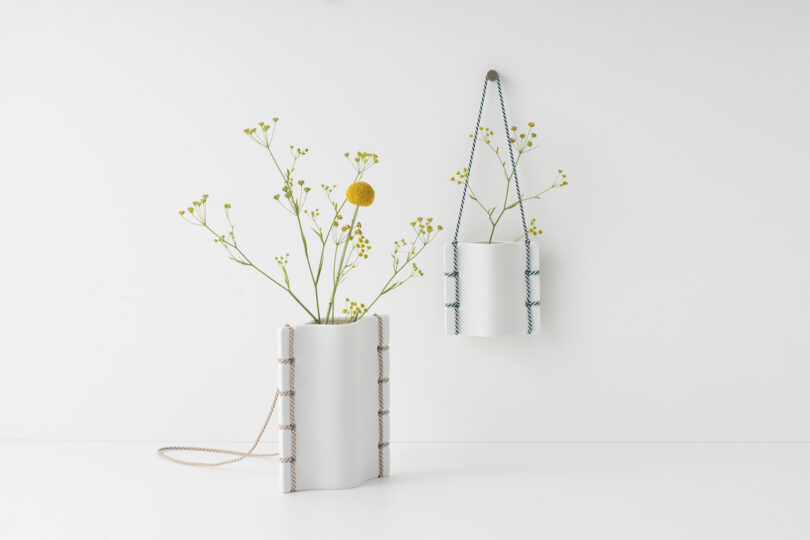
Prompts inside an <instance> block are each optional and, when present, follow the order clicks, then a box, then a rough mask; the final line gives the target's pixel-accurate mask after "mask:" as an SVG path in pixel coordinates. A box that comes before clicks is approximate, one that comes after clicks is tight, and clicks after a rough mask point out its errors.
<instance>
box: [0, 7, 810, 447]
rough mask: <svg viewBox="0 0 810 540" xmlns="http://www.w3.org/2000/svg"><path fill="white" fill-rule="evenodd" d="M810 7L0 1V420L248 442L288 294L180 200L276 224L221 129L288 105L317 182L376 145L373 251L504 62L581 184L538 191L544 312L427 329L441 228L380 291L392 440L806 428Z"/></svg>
mask: <svg viewBox="0 0 810 540" xmlns="http://www.w3.org/2000/svg"><path fill="white" fill-rule="evenodd" d="M808 24H810V8H808V6H807V5H806V4H804V3H802V2H787V1H783V2H764V1H762V2H752V1H749V2H731V1H710V2H703V1H701V2H696V1H695V2H643V1H639V0H636V1H620V2H562V1H560V2H548V1H544V2H529V1H510V2H497V3H496V2H486V1H465V2H461V1H455V2H444V3H439V2H421V1H417V2H397V3H394V2H389V3H382V2H370V1H348V0H347V1H328V2H314V1H300V2H278V1H276V2H255V1H254V2H248V1H243V2H128V3H118V5H113V3H108V2H72V3H65V2H53V1H51V2H47V1H46V2H25V3H18V4H16V5H11V4H5V5H4V7H3V8H2V15H0V68H2V86H1V88H2V90H0V92H1V93H0V96H2V100H1V101H0V120H2V121H1V122H0V182H2V184H1V188H2V189H1V190H0V230H2V233H3V250H2V255H0V306H2V307H1V308H0V362H2V364H0V370H1V371H0V438H4V439H27V438H43V439H145V440H169V439H181V440H182V439H189V440H194V439H222V440H245V439H249V438H251V437H252V436H253V435H254V433H255V432H256V430H257V429H258V427H259V425H260V422H261V420H262V418H263V415H264V414H265V409H266V407H267V406H268V404H269V401H270V398H271V396H272V392H273V389H274V387H275V380H274V379H275V361H274V360H275V359H274V351H275V346H274V339H275V338H274V336H275V330H274V329H275V328H276V327H277V326H279V325H281V324H283V323H284V322H286V321H292V322H296V321H301V320H302V316H301V314H300V313H299V312H298V311H296V309H295V308H294V306H293V304H292V303H291V302H290V301H289V300H288V299H287V298H286V297H285V296H284V295H283V294H282V293H281V292H279V291H277V290H275V289H274V288H273V287H272V286H271V285H270V284H269V283H267V282H265V281H263V280H262V278H261V277H259V276H257V275H254V274H252V273H251V272H250V271H249V270H246V269H243V268H240V267H238V266H237V265H235V264H233V263H231V262H229V261H227V260H225V258H224V256H223V254H222V253H221V252H220V250H218V249H217V248H216V246H214V245H213V244H212V242H211V241H210V239H209V238H206V237H205V236H204V235H203V234H202V233H201V232H200V231H198V230H195V229H194V228H193V227H191V226H188V225H186V224H184V223H183V222H182V221H181V220H180V218H179V216H178V215H177V210H178V209H180V208H182V207H184V206H185V205H186V204H187V202H188V201H190V200H192V199H193V198H196V197H198V196H199V195H200V194H201V193H203V192H206V193H210V194H211V200H212V201H213V202H212V206H214V207H216V206H218V205H219V204H220V203H222V202H225V201H228V202H231V203H232V204H233V207H234V215H235V216H236V220H237V225H238V228H239V229H240V230H241V233H242V239H243V242H244V245H245V246H249V248H250V252H251V253H253V254H255V258H256V259H257V260H258V261H261V262H263V263H264V264H266V265H268V266H271V265H272V262H273V256H274V255H276V254H278V253H280V252H284V251H291V250H292V249H293V248H295V246H296V244H295V242H294V239H293V238H292V236H291V235H289V234H287V233H286V232H283V231H289V228H288V227H289V226H290V223H289V222H288V220H287V219H286V217H285V216H284V215H282V214H281V213H280V212H278V211H277V208H275V207H274V206H273V205H272V204H270V203H271V202H272V201H271V200H270V196H271V195H272V194H273V193H275V192H277V182H276V178H275V177H274V176H273V174H272V170H271V168H270V164H269V163H268V161H267V160H266V158H265V156H263V155H262V153H261V152H260V150H259V148H258V147H256V146H255V145H253V144H251V143H250V142H249V141H248V140H247V139H246V137H245V135H244V134H243V133H242V132H241V130H242V128H244V127H247V126H249V125H251V124H252V123H254V122H256V121H258V120H267V119H268V118H270V117H272V116H280V117H281V118H282V120H281V122H282V123H281V128H280V131H279V137H280V141H281V142H282V143H283V144H300V145H306V146H308V147H309V148H310V149H311V155H310V158H308V160H307V162H305V164H304V165H303V166H302V169H301V172H302V174H303V175H304V177H305V178H307V179H309V180H311V181H312V182H315V183H322V182H329V183H338V184H342V185H343V186H345V185H346V183H347V182H348V181H349V174H348V173H349V171H348V169H347V166H346V164H345V163H344V161H343V158H342V153H343V152H345V151H354V150H358V149H368V150H371V151H374V152H377V153H378V154H380V156H381V158H382V163H381V164H380V166H379V167H378V168H377V169H374V170H373V173H372V174H371V176H370V180H371V181H372V182H373V183H374V185H375V188H376V189H377V194H378V195H377V202H376V203H375V204H374V206H372V207H371V208H370V209H369V211H368V212H366V213H365V215H364V218H363V220H364V221H365V222H366V223H367V226H366V229H367V232H368V233H369V236H370V237H371V238H372V240H373V241H374V243H375V246H376V248H375V249H376V250H377V251H378V253H377V255H378V256H381V255H384V253H386V252H387V249H388V248H387V246H388V245H389V244H390V243H391V242H392V241H393V240H394V239H395V238H397V237H399V236H400V235H401V231H403V230H404V228H405V227H406V226H407V225H406V223H407V221H408V220H409V219H410V218H411V217H413V216H415V215H432V216H435V217H436V218H437V219H438V220H439V221H441V222H442V223H444V224H446V225H450V224H452V222H453V220H454V219H455V213H456V208H457V204H458V198H459V192H458V187H457V186H454V185H452V184H451V183H450V182H449V181H448V179H449V176H450V174H452V172H454V171H455V170H456V169H457V168H458V167H459V166H461V165H462V164H464V162H465V160H466V157H467V152H468V145H469V139H468V138H467V133H469V131H470V129H471V127H472V123H473V121H474V114H475V109H476V106H477V102H478V99H479V92H480V86H481V82H482V78H483V75H484V74H485V72H486V71H487V70H488V69H490V68H493V67H494V68H497V69H498V70H500V72H501V73H502V77H503V83H504V90H505V92H506V98H507V103H508V107H509V112H510V114H511V116H512V119H514V121H515V122H526V121H528V120H534V121H535V122H537V123H538V126H539V129H540V136H541V142H542V149H541V150H540V151H539V152H538V153H536V154H534V155H532V156H531V159H529V160H527V162H526V164H525V167H524V168H523V169H522V178H523V179H524V183H525V184H526V186H527V187H526V189H529V186H535V187H540V186H543V185H545V184H546V183H547V182H549V181H550V179H551V173H552V171H553V170H555V169H557V168H558V167H562V168H565V169H566V170H567V171H568V174H569V179H570V180H571V185H570V186H569V187H568V188H567V191H563V192H557V193H553V196H550V197H549V198H548V199H546V200H544V201H542V202H541V203H540V204H538V205H536V206H534V207H533V209H532V211H531V214H532V215H536V216H538V218H539V222H540V226H541V227H542V228H543V229H544V230H545V234H544V235H543V237H542V239H541V256H542V260H543V265H542V266H543V270H544V276H543V298H542V299H543V320H542V325H543V326H542V331H541V333H540V335H539V336H536V337H532V338H528V337H522V338H520V337H517V338H508V339H490V340H479V339H467V338H450V337H446V336H444V335H443V329H442V307H441V306H442V298H441V291H442V280H441V267H442V263H441V252H442V249H441V246H440V245H439V243H441V242H439V243H437V244H436V245H434V246H433V248H432V249H431V250H430V252H429V254H427V255H426V256H425V257H424V259H423V260H422V261H421V264H422V266H423V267H424V269H425V270H426V272H425V273H426V276H425V278H423V279H422V280H421V281H420V282H417V283H413V284H412V285H411V286H409V287H408V289H407V291H403V292H404V293H403V294H399V295H397V296H392V297H391V298H390V299H387V300H385V302H384V303H382V304H381V305H380V306H379V307H380V310H382V311H385V312H387V313H390V314H391V316H392V321H393V341H392V351H393V366H394V367H393V373H392V378H393V384H392V390H393V399H394V402H393V406H392V418H393V436H392V438H393V439H394V440H655V441H659V440H810V424H809V423H808V422H807V421H806V415H807V411H808V408H810V394H808V392H807V381H808V378H809V377H810V366H808V358H810V338H809V337H808V335H810V334H808V331H807V329H808V326H810V283H809V279H810V278H809V276H810V250H808V242H807V233H808V231H810V228H809V227H808V225H809V224H808V212H807V204H808V203H807V201H808V198H810V178H808V173H810V157H809V156H810V154H809V153H808V151H807V147H808V144H810V134H809V133H808V127H807V126H808V124H809V123H810V106H809V105H808V99H807V96H808V95H810V75H809V74H808V70H807V66H808V64H810V34H808V33H807V27H808ZM495 105H496V102H495V100H494V99H493V100H491V101H490V102H489V104H488V110H487V113H486V115H485V116H486V119H485V120H486V123H487V125H490V126H492V127H498V126H499V124H498V123H497V122H498V116H497V109H496V108H495ZM490 165H491V164H490ZM476 167H477V168H478V171H479V172H480V173H482V174H480V175H478V176H476V175H475V174H474V175H473V182H476V183H479V184H480V185H484V184H486V183H488V182H489V183H494V182H495V181H496V180H495V179H496V177H495V176H493V175H491V174H489V173H490V172H491V170H492V169H487V167H488V166H487V165H485V164H484V161H483V159H482V160H480V161H478V162H477V164H476ZM481 217H482V216H481V215H479V214H477V213H476V212H475V210H474V209H473V208H469V209H468V213H467V214H466V220H465V227H464V232H463V236H464V237H466V238H468V239H470V238H474V237H475V236H476V234H479V233H480V231H481V230H482V229H481V227H480V226H476V224H475V219H478V220H479V221H480V219H481ZM509 226H510V227H512V229H511V230H510V232H514V231H515V230H516V229H515V227H516V221H514V220H513V221H512V222H511V223H510V224H509ZM443 240H444V241H446V240H448V236H445V237H444V239H443ZM384 259H385V257H384V256H382V257H380V258H379V259H378V260H377V261H376V262H375V263H373V264H370V265H369V266H368V267H367V268H366V270H365V272H366V273H365V274H363V275H364V276H366V278H368V279H370V280H372V281H373V280H375V279H379V277H380V274H379V273H380V272H382V268H383V267H384V266H385V265H386V264H387V261H384ZM360 276H361V274H360V273H359V272H358V274H357V278H360ZM366 278H360V279H356V280H355V281H354V283H353V284H352V285H351V286H350V288H352V290H354V291H355V292H356V293H359V292H362V291H367V292H370V290H368V289H365V288H364V287H363V281H364V280H365V279H366Z"/></svg>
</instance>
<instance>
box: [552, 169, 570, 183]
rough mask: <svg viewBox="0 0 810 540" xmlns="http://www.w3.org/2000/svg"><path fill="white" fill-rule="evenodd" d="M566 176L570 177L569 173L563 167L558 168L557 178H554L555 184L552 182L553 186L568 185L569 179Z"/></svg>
mask: <svg viewBox="0 0 810 540" xmlns="http://www.w3.org/2000/svg"><path fill="white" fill-rule="evenodd" d="M566 178H568V175H567V174H565V173H564V172H563V171H562V169H557V178H555V179H554V184H552V187H562V186H567V185H568V180H566Z"/></svg>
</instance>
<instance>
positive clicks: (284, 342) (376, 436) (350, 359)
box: [278, 315, 390, 492]
mask: <svg viewBox="0 0 810 540" xmlns="http://www.w3.org/2000/svg"><path fill="white" fill-rule="evenodd" d="M382 322H383V343H384V344H385V345H388V339H389V319H388V316H387V315H383V316H382ZM378 325H379V321H378V319H377V318H376V317H373V316H370V315H368V316H366V317H364V318H363V319H361V320H359V321H357V322H355V323H349V324H338V325H316V324H302V325H298V326H295V327H294V330H295V332H294V338H295V345H294V348H295V353H294V357H295V380H294V384H295V395H294V399H295V475H296V485H295V491H302V490H307V489H343V488H350V487H355V486H358V485H360V484H361V483H363V482H364V481H366V480H368V479H371V478H376V477H378V476H379V475H380V467H381V466H380V451H379V444H380V442H381V440H382V441H388V433H389V416H388V415H387V414H385V415H383V416H382V419H383V433H382V439H381V437H380V430H379V420H378V419H379V418H380V416H379V415H378V411H379V410H381V409H382V410H387V409H388V400H389V391H388V386H389V384H388V383H387V382H384V383H383V384H381V385H380V384H378V380H379V379H380V378H381V377H380V375H379V358H378V351H377V347H378V345H379V326H378ZM289 336H290V331H289V328H287V327H284V328H279V330H278V357H279V359H280V360H284V359H288V358H290V350H289ZM382 355H383V375H382V378H387V377H388V364H389V355H388V351H387V350H383V351H382ZM290 371H291V370H290V364H283V363H279V377H278V380H279V390H280V391H282V392H285V391H289V390H290V375H291V373H290ZM381 388H382V394H383V403H384V404H383V407H380V403H379V392H380V389H381ZM291 398H292V396H281V397H280V398H279V399H280V403H279V410H280V411H281V414H280V417H279V424H281V425H290V424H291V421H290V420H291V419H290V405H291ZM292 440H293V437H292V430H290V429H286V430H281V431H280V443H279V446H280V448H279V456H280V457H281V458H282V459H284V458H291V457H292V454H293V449H292ZM382 463H383V465H382V469H383V473H382V474H383V476H384V475H387V474H388V470H389V466H390V459H389V453H388V448H387V446H385V447H383V448H382ZM279 467H280V471H281V476H280V487H281V491H284V492H288V491H292V464H291V463H283V462H282V463H280V464H279Z"/></svg>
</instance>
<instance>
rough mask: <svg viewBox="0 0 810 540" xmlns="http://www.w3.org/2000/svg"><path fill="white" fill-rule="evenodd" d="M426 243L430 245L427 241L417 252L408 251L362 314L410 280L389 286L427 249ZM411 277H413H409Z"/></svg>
mask: <svg viewBox="0 0 810 540" xmlns="http://www.w3.org/2000/svg"><path fill="white" fill-rule="evenodd" d="M428 243H430V240H427V241H426V242H425V243H424V244H422V247H421V248H419V249H418V250H417V251H415V252H411V251H409V252H408V257H407V258H406V259H405V262H404V263H402V266H400V267H399V268H394V273H393V275H391V277H390V278H389V279H388V281H386V282H385V285H383V287H382V289H381V290H380V293H379V294H378V295H377V296H376V298H374V300H372V301H371V303H370V304H369V305H368V307H367V308H366V309H365V311H364V313H368V312H369V310H370V309H371V306H373V305H374V304H376V303H377V300H379V299H380V298H381V297H382V296H383V295H384V294H388V293H389V292H391V291H393V290H394V289H396V288H397V287H399V286H401V285H404V284H405V282H407V281H408V279H411V278H410V277H409V278H408V279H405V280H403V281H399V282H397V283H394V284H393V285H391V282H392V281H394V278H395V277H397V275H399V273H400V272H402V271H403V270H404V269H405V268H406V267H407V266H408V264H409V263H410V262H411V261H413V260H414V259H416V257H418V256H419V254H420V253H422V250H424V249H425V248H426V247H427V245H428ZM411 277H413V276H411Z"/></svg>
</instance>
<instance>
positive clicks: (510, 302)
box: [444, 241, 540, 337]
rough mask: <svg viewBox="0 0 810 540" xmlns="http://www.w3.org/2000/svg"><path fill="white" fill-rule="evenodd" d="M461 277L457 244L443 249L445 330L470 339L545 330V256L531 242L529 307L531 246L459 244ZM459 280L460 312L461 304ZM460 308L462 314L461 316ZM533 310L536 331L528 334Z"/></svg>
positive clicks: (499, 243)
mask: <svg viewBox="0 0 810 540" xmlns="http://www.w3.org/2000/svg"><path fill="white" fill-rule="evenodd" d="M457 249H458V252H457V268H458V274H457V275H456V274H455V273H454V270H453V245H452V244H447V245H446V246H445V251H444V270H445V278H444V281H445V294H444V298H445V330H446V332H447V334H450V335H454V334H456V331H455V326H456V316H458V334H459V335H467V336H482V337H491V336H503V335H508V334H528V333H531V334H534V333H536V332H537V331H538V329H539V328H540V305H539V301H540V276H539V267H540V266H539V265H540V256H539V252H538V247H537V243H536V242H530V243H529V257H530V266H531V269H530V273H529V275H528V278H529V295H528V302H529V304H530V305H529V306H528V307H527V305H526V304H527V294H526V292H527V291H526V270H527V269H526V245H525V243H524V242H522V241H521V242H495V243H492V244H488V243H485V242H459V243H458V247H457ZM456 279H458V287H459V296H458V308H456V307H455V303H456V289H455V287H456ZM456 310H458V314H456ZM529 311H531V319H532V324H531V332H530V331H529Z"/></svg>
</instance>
